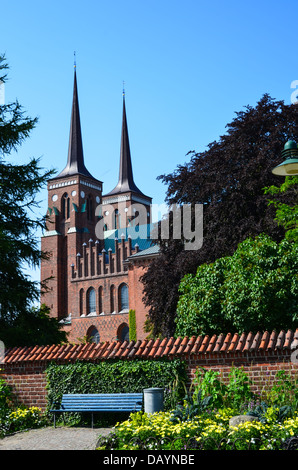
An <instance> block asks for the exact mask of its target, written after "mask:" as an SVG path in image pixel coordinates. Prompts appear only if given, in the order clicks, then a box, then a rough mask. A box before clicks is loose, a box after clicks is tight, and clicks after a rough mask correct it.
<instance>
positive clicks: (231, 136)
mask: <svg viewBox="0 0 298 470" xmlns="http://www.w3.org/2000/svg"><path fill="white" fill-rule="evenodd" d="M226 128H227V132H226V133H225V134H224V135H223V136H221V137H220V138H219V140H218V141H215V142H212V143H210V144H209V146H208V148H207V150H206V151H203V152H200V153H195V152H190V154H189V155H190V160H189V162H188V163H185V164H184V165H180V166H179V167H178V168H176V170H175V171H174V172H173V173H172V174H168V175H162V176H160V177H159V179H160V180H161V181H163V183H165V184H166V185H167V195H166V202H167V203H168V204H169V205H173V204H179V205H182V204H188V203H191V204H203V207H204V241H203V246H202V248H201V249H199V250H196V251H186V250H184V249H183V243H181V241H180V240H171V239H170V240H168V241H165V240H160V241H158V243H159V244H160V256H158V257H157V258H156V259H155V260H153V261H152V263H151V264H150V267H149V269H148V271H147V272H146V273H145V275H144V276H143V278H142V280H143V284H144V301H145V304H146V305H147V307H148V309H149V321H150V322H151V324H152V325H153V335H162V336H163V335H164V336H169V335H173V334H174V331H175V326H176V325H175V316H176V308H177V302H178V298H179V292H178V288H179V284H180V281H181V279H182V278H183V276H184V275H185V274H187V273H192V274H194V273H196V271H197V268H198V266H200V265H202V264H204V263H212V262H214V261H215V260H216V259H219V258H222V257H225V256H231V255H232V254H233V253H234V251H235V250H236V248H237V246H238V244H239V243H241V242H242V241H244V240H245V239H246V238H248V237H255V236H257V235H259V234H261V233H263V232H264V233H267V234H268V235H270V236H271V237H272V239H273V240H275V241H280V240H282V238H283V237H284V233H285V231H284V228H283V227H282V226H281V225H279V224H278V223H277V221H276V220H275V217H276V214H275V208H274V205H273V204H268V196H267V195H266V194H264V188H265V187H270V186H272V185H275V186H277V187H279V186H280V184H281V183H282V181H281V179H280V177H278V176H275V175H273V174H272V168H273V167H274V166H276V165H277V164H279V163H280V162H281V150H282V149H283V147H284V144H285V142H286V141H287V140H290V139H293V140H295V138H296V136H297V135H298V107H297V106H295V105H286V104H284V102H283V101H276V100H274V99H272V98H271V97H270V96H269V95H268V94H265V95H264V96H263V97H262V98H261V99H260V101H259V102H258V103H257V104H256V106H255V107H252V106H247V107H246V108H245V109H244V110H243V111H240V112H237V113H236V116H235V118H234V119H233V121H232V122H231V123H229V124H228V125H227V126H226ZM296 198H297V194H295V191H294V189H293V188H289V191H286V192H281V193H280V194H278V200H279V202H280V203H281V204H292V203H294V201H295V199H296ZM271 199H272V200H275V199H276V195H272V198H271Z"/></svg>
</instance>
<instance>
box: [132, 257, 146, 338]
mask: <svg viewBox="0 0 298 470" xmlns="http://www.w3.org/2000/svg"><path fill="white" fill-rule="evenodd" d="M149 262H150V260H147V262H145V261H144V260H143V261H142V262H138V261H134V263H133V264H130V265H129V269H128V284H129V307H130V308H131V309H133V310H135V312H136V325H137V339H138V340H139V339H140V340H143V339H145V338H146V337H147V336H148V333H145V331H144V324H145V321H146V317H147V314H148V309H147V308H146V307H145V305H144V303H143V301H142V299H143V296H144V292H143V289H144V285H143V284H142V282H141V280H140V278H141V277H142V275H143V274H144V273H145V271H146V269H147V267H148V264H149Z"/></svg>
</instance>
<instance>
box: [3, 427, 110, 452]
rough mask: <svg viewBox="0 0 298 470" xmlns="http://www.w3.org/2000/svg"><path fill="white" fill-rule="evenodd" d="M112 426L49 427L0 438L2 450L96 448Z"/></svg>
mask: <svg viewBox="0 0 298 470" xmlns="http://www.w3.org/2000/svg"><path fill="white" fill-rule="evenodd" d="M110 432H111V428H97V429H96V428H94V429H92V428H69V427H57V428H53V427H47V428H42V429H32V430H30V431H26V432H19V433H16V434H13V435H12V436H7V437H4V438H3V439H0V451H1V450H95V448H96V444H97V441H98V439H99V437H100V436H106V435H107V434H109V433H110Z"/></svg>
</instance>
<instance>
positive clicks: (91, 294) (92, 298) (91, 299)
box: [87, 287, 96, 315]
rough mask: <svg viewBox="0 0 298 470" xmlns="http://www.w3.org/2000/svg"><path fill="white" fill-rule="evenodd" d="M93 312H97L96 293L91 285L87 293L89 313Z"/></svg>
mask: <svg viewBox="0 0 298 470" xmlns="http://www.w3.org/2000/svg"><path fill="white" fill-rule="evenodd" d="M91 313H96V295H95V289H93V287H91V288H90V289H89V290H88V293H87V315H90V314H91Z"/></svg>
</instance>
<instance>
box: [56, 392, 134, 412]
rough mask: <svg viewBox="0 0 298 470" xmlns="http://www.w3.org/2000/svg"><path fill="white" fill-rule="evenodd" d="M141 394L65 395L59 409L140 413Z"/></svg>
mask: <svg viewBox="0 0 298 470" xmlns="http://www.w3.org/2000/svg"><path fill="white" fill-rule="evenodd" d="M142 403H143V394H142V393H113V394H108V393H100V394H96V393H90V394H65V395H63V396H62V401H61V408H63V409H65V411H68V410H76V411H89V410H91V411H140V410H141V409H142Z"/></svg>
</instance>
